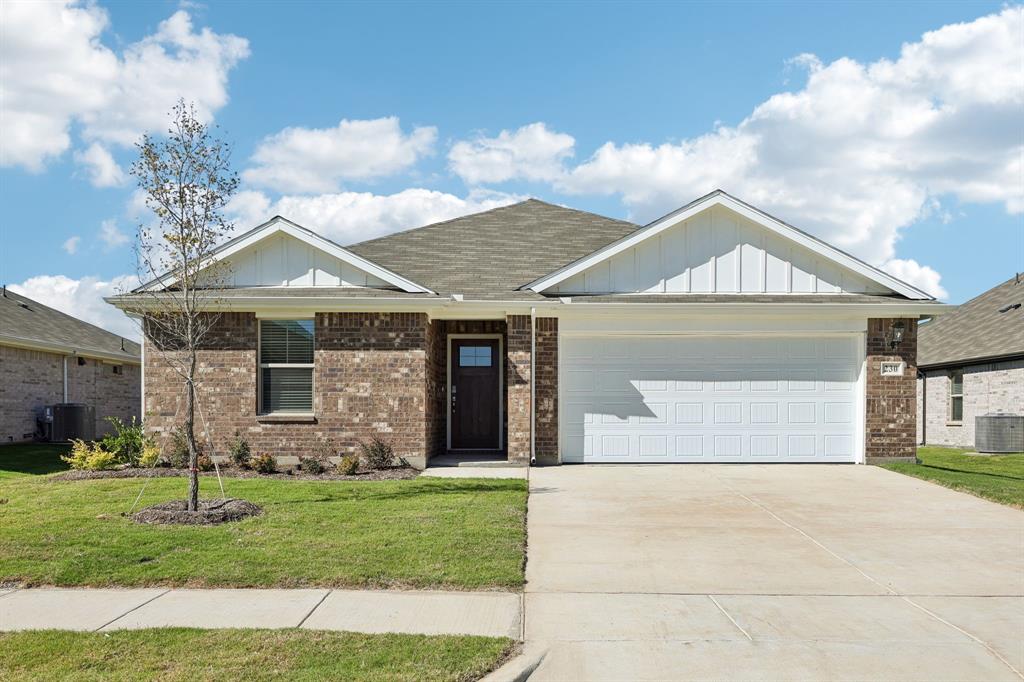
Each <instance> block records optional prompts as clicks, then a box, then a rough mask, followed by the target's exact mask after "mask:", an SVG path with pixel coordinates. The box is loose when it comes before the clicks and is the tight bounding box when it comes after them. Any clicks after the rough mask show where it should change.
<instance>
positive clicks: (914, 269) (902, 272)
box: [882, 258, 949, 300]
mask: <svg viewBox="0 0 1024 682" xmlns="http://www.w3.org/2000/svg"><path fill="white" fill-rule="evenodd" d="M882 269H883V270H885V271H886V272H888V273H889V274H890V275H892V276H894V277H896V278H898V279H901V280H903V281H904V282H906V283H907V284H910V285H912V286H915V287H917V288H918V289H920V290H921V291H924V292H926V293H929V294H931V295H932V296H934V297H935V298H941V299H943V300H945V299H947V298H949V292H947V291H946V290H945V288H943V286H942V284H940V282H941V280H942V275H940V274H939V273H937V272H936V271H935V270H933V269H931V268H930V267H928V266H927V265H921V264H919V263H918V262H917V261H915V260H913V259H908V260H903V259H900V258H892V259H890V260H888V261H886V262H885V263H882Z"/></svg>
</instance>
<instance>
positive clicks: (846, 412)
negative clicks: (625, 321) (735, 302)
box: [559, 335, 863, 462]
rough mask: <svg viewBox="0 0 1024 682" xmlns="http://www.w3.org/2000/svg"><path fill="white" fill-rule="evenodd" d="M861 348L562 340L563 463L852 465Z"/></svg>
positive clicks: (859, 418)
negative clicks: (801, 463) (830, 463)
mask: <svg viewBox="0 0 1024 682" xmlns="http://www.w3.org/2000/svg"><path fill="white" fill-rule="evenodd" d="M858 344H859V340H858V338H857V337H856V336H853V335H837V336H821V337H779V336H760V337H754V336H719V337H714V336H618V335H606V336H572V335H566V336H562V337H561V339H560V344H559V355H560V360H561V365H562V367H561V372H560V385H561V390H560V411H561V414H562V417H561V420H562V421H561V429H560V431H561V452H562V461H563V462H853V461H857V451H858V448H859V447H860V446H859V437H858V436H859V433H860V427H859V425H860V424H863V415H862V414H860V410H859V408H858V405H859V400H858V393H859V391H858V375H859V372H860V371H861V364H862V363H861V360H860V357H861V353H860V352H859V351H860V349H859V345H858Z"/></svg>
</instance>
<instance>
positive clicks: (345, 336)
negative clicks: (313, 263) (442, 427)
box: [146, 313, 437, 466]
mask: <svg viewBox="0 0 1024 682" xmlns="http://www.w3.org/2000/svg"><path fill="white" fill-rule="evenodd" d="M258 329H259V326H258V320H257V319H256V316H255V315H254V314H252V313H225V314H223V315H221V316H220V319H219V320H218V323H217V325H216V327H215V328H214V329H213V332H212V333H211V334H210V336H209V338H208V343H207V347H206V348H204V349H203V350H202V351H201V352H200V361H199V362H200V367H199V380H200V395H199V406H200V410H201V414H197V420H196V421H197V426H198V431H199V432H200V440H201V442H203V443H204V444H205V445H206V447H207V448H208V449H211V450H212V451H213V453H214V454H224V452H225V451H226V449H227V445H228V443H229V442H230V440H231V439H232V438H233V435H234V433H235V431H238V432H239V433H241V434H242V435H243V436H244V437H245V438H246V439H247V440H248V441H249V443H250V445H251V446H252V449H253V451H254V452H256V453H261V452H268V453H271V454H274V455H278V456H281V455H285V456H288V455H290V456H300V455H304V454H308V453H310V452H312V451H313V449H314V447H315V446H316V445H317V444H318V443H320V442H323V441H325V440H326V439H328V438H331V439H334V441H335V442H336V443H337V444H338V446H339V447H340V449H341V450H342V451H344V452H351V451H354V450H355V449H356V448H357V447H358V443H359V442H360V441H365V440H367V439H369V438H370V437H372V436H374V435H380V436H381V437H383V438H385V439H386V440H388V441H390V442H391V444H392V445H393V446H394V448H395V453H396V454H397V455H398V456H400V457H404V458H406V459H407V460H409V462H410V463H411V464H413V465H415V466H423V465H424V463H425V461H426V458H427V457H428V456H429V455H430V454H431V450H432V447H431V445H430V444H431V442H432V439H433V438H434V429H436V423H437V416H436V414H435V412H434V408H435V407H436V400H435V399H434V397H433V396H431V395H430V394H429V393H428V391H432V390H436V386H432V382H431V381H430V380H429V379H430V377H436V371H433V369H432V365H431V363H429V362H428V357H429V355H430V353H429V351H430V349H431V348H432V347H434V346H436V332H435V331H434V330H433V329H432V328H431V326H430V323H429V322H428V320H427V316H426V315H425V314H422V313H317V315H316V321H315V342H314V347H315V351H314V355H315V360H314V364H315V368H314V370H313V383H314V396H313V409H314V413H315V415H316V417H315V421H314V422H312V423H310V422H304V421H301V420H292V421H281V420H280V418H266V417H261V416H260V415H259V414H258V406H257V386H256V382H257V377H258V366H257V356H256V352H257V339H258ZM183 405H184V392H183V386H182V382H181V380H180V377H177V376H176V375H175V374H174V372H173V370H172V369H171V368H170V367H169V366H168V364H167V362H166V360H165V359H163V358H162V357H161V356H160V354H159V353H158V352H156V351H155V350H152V345H151V343H150V342H149V341H148V340H147V352H146V411H147V427H148V429H149V430H150V431H151V432H152V433H154V434H156V435H157V436H158V437H161V438H164V437H166V435H167V434H168V433H169V432H170V431H171V430H173V429H174V428H175V426H176V425H177V424H179V423H180V421H181V417H180V414H181V410H182V408H183ZM204 420H205V421H204ZM204 424H205V425H206V426H208V427H209V432H207V429H206V428H205V426H204Z"/></svg>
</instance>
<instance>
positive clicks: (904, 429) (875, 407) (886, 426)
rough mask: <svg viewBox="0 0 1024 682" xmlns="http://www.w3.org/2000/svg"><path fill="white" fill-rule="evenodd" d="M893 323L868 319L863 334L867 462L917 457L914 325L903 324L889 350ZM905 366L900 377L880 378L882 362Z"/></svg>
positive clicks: (914, 321) (910, 321) (915, 324)
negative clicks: (865, 352)
mask: <svg viewBox="0 0 1024 682" xmlns="http://www.w3.org/2000/svg"><path fill="white" fill-rule="evenodd" d="M896 321H897V320H895V319H889V318H871V319H869V320H868V328H867V329H868V331H867V363H866V365H867V377H866V380H865V397H866V406H865V408H866V409H865V412H866V414H865V419H866V427H865V443H864V446H865V456H866V458H867V461H868V462H869V463H870V462H872V461H879V460H882V461H893V460H895V459H907V460H913V459H915V458H916V457H917V443H916V437H915V436H916V430H917V398H916V392H917V386H916V382H917V380H916V377H917V321H916V320H910V319H907V320H903V324H904V334H903V340H902V341H901V342H900V343H899V344H898V345H897V346H896V347H895V348H892V347H891V346H890V344H889V333H890V329H891V328H892V325H893V323H894V322H896ZM885 361H897V362H898V361H902V362H904V363H906V367H905V368H904V370H903V375H902V376H889V377H883V376H881V370H882V362H885Z"/></svg>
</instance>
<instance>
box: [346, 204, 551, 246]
mask: <svg viewBox="0 0 1024 682" xmlns="http://www.w3.org/2000/svg"><path fill="white" fill-rule="evenodd" d="M531 201H540V200H539V199H534V198H533V197H529V198H527V199H523V200H522V201H517V202H515V203H514V204H505V205H504V206H495V207H494V208H488V209H486V210H483V211H477V212H476V213H467V214H466V215H460V216H455V217H454V218H448V219H447V220H439V221H437V222H436V223H427V224H426V225H420V226H418V227H410V228H408V229H405V230H399V231H398V232H391V233H390V234H382V235H381V236H379V237H374V238H373V239H364V240H363V241H361V242H355V243H352V244H349V245H348V246H346V247H344V248H346V249H352V248H355V247H357V246H364V245H366V244H372V243H374V242H379V241H380V240H382V239H389V238H391V237H394V236H395V235H399V234H408V233H410V232H419V231H420V230H425V229H427V228H428V227H438V226H440V225H447V224H448V223H454V222H455V221H456V220H462V219H463V218H473V217H475V216H481V215H487V214H488V213H494V212H496V211H502V210H504V209H506V208H512V207H514V206H519V205H521V204H528V203H530V202H531ZM540 203H544V202H543V201H540Z"/></svg>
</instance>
